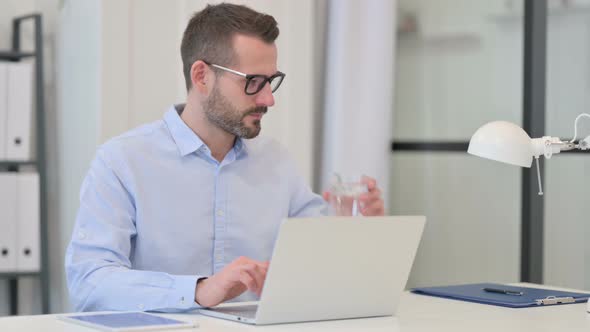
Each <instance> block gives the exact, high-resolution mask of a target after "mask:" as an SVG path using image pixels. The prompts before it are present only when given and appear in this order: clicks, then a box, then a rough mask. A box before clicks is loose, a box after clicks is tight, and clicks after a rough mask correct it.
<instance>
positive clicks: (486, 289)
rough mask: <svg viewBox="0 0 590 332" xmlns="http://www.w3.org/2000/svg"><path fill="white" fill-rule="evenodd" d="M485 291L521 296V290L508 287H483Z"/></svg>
mask: <svg viewBox="0 0 590 332" xmlns="http://www.w3.org/2000/svg"><path fill="white" fill-rule="evenodd" d="M483 290H484V291H486V292H489V293H498V294H504V295H516V296H522V294H523V293H522V292H520V291H514V290H508V289H499V288H487V287H486V288H484V289H483Z"/></svg>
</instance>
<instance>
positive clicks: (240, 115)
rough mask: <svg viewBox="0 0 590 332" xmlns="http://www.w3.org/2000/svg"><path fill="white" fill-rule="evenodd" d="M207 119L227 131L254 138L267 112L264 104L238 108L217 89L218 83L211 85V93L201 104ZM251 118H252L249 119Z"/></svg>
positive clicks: (242, 136) (238, 135)
mask: <svg viewBox="0 0 590 332" xmlns="http://www.w3.org/2000/svg"><path fill="white" fill-rule="evenodd" d="M203 109H204V111H205V116H206V117H207V120H209V122H211V123H212V124H214V125H216V126H217V127H219V128H221V129H223V130H225V131H227V132H228V133H230V134H232V135H235V136H237V137H241V138H254V137H256V136H258V134H259V133H260V129H261V126H260V120H261V119H262V116H263V115H264V114H265V113H266V112H267V108H266V107H265V106H259V107H250V108H248V109H246V110H239V109H238V108H237V107H235V106H234V105H232V103H231V102H230V101H229V99H228V98H226V97H224V96H223V95H222V94H221V92H220V91H219V85H215V87H213V91H211V95H209V98H208V99H207V101H206V102H205V105H203ZM250 118H252V119H250Z"/></svg>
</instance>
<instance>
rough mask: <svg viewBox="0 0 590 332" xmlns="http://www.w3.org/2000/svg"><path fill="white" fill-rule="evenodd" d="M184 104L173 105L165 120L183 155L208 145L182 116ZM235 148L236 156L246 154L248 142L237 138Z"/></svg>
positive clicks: (165, 115)
mask: <svg viewBox="0 0 590 332" xmlns="http://www.w3.org/2000/svg"><path fill="white" fill-rule="evenodd" d="M184 106H185V104H177V105H172V106H170V108H169V109H168V111H167V112H166V113H165V114H164V122H165V123H166V125H167V126H168V129H169V130H170V135H172V139H173V140H174V142H175V143H176V146H177V147H178V150H179V151H180V154H181V155H182V156H183V157H184V156H186V155H189V154H191V153H193V152H195V151H197V150H199V149H204V148H206V147H207V146H206V145H205V143H204V142H203V141H202V140H201V138H200V137H199V136H198V135H197V134H195V132H194V131H193V130H192V129H191V128H190V127H189V126H187V124H186V123H184V121H183V120H182V118H180V113H182V110H184ZM179 112H180V113H179ZM233 150H234V153H235V154H236V157H239V156H241V155H242V154H246V144H245V143H244V142H243V139H242V138H239V137H238V138H237V139H236V142H235V143H234V147H233Z"/></svg>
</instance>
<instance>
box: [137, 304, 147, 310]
mask: <svg viewBox="0 0 590 332" xmlns="http://www.w3.org/2000/svg"><path fill="white" fill-rule="evenodd" d="M137 307H138V308H139V310H143V308H145V306H144V305H143V303H140V304H139V305H138V306H137Z"/></svg>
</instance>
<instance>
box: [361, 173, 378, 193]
mask: <svg viewBox="0 0 590 332" xmlns="http://www.w3.org/2000/svg"><path fill="white" fill-rule="evenodd" d="M361 183H364V184H366V185H367V189H368V190H369V191H372V190H373V189H375V188H377V180H375V179H373V178H372V177H370V176H366V175H363V176H362V177H361Z"/></svg>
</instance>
